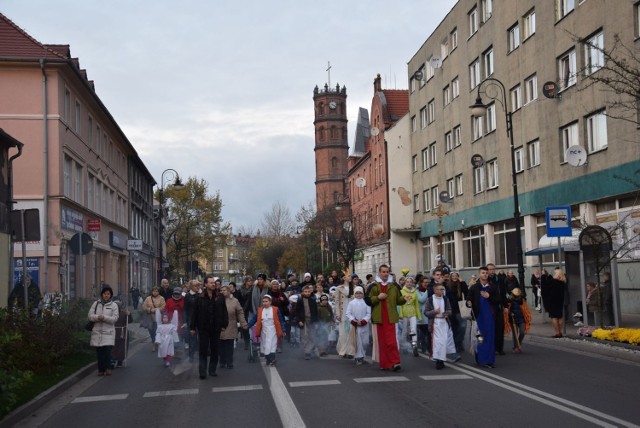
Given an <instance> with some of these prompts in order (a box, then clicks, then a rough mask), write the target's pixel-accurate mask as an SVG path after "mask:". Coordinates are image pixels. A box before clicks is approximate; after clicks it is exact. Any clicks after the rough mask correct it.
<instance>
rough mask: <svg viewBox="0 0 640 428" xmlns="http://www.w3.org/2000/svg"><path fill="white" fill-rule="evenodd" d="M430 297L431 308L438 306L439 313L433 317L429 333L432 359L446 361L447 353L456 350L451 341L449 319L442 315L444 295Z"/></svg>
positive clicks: (451, 333) (451, 334)
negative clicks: (431, 330)
mask: <svg viewBox="0 0 640 428" xmlns="http://www.w3.org/2000/svg"><path fill="white" fill-rule="evenodd" d="M431 297H432V302H433V309H435V308H440V314H438V315H436V316H435V317H434V318H433V332H432V333H431V334H432V336H431V343H432V346H433V359H434V360H441V361H446V359H447V354H453V353H455V352H456V345H455V343H454V342H453V332H452V331H451V326H450V325H449V321H448V320H447V319H446V318H444V317H443V316H442V314H443V313H444V311H445V301H444V299H446V297H438V296H436V295H435V294H434V295H433V296H431Z"/></svg>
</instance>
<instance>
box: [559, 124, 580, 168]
mask: <svg viewBox="0 0 640 428" xmlns="http://www.w3.org/2000/svg"><path fill="white" fill-rule="evenodd" d="M560 141H561V143H562V161H563V162H566V161H567V149H568V148H569V147H571V146H576V145H578V122H574V123H571V124H569V125H567V126H564V127H562V128H560Z"/></svg>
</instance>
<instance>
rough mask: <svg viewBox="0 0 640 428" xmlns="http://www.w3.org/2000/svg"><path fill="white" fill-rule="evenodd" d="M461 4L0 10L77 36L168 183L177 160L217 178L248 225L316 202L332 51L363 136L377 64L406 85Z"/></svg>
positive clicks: (107, 100) (36, 1)
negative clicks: (321, 112)
mask: <svg viewBox="0 0 640 428" xmlns="http://www.w3.org/2000/svg"><path fill="white" fill-rule="evenodd" d="M455 3H456V0H401V1H396V2H391V1H381V0H366V1H365V0H325V1H322V2H318V1H304V0H302V1H292V0H289V1H285V0H271V1H267V0H245V1H238V0H185V1H183V2H179V3H178V2H175V1H167V0H137V1H132V0H109V1H104V0H83V1H77V0H55V1H52V0H0V12H2V13H3V14H4V15H6V16H7V17H8V18H9V19H11V20H12V21H13V22H14V23H15V24H16V25H18V26H19V27H21V28H22V29H23V30H25V31H26V32H27V33H28V34H29V35H31V36H32V37H34V38H35V39H36V40H38V41H39V42H41V43H43V44H68V45H69V46H70V50H71V55H72V56H73V57H77V58H78V59H79V61H80V66H81V68H84V69H86V70H87V74H88V78H89V79H90V80H93V81H94V83H95V88H96V93H97V94H98V96H99V97H100V99H101V100H102V102H103V104H104V105H105V106H106V107H107V109H108V110H109V112H110V113H111V114H112V116H113V117H114V118H115V120H116V121H117V123H118V125H119V126H120V128H121V129H122V130H123V132H124V133H125V135H126V136H127V138H128V139H129V141H130V142H131V144H132V145H133V146H134V147H135V149H136V151H137V152H138V155H139V156H140V158H141V159H142V161H143V162H144V163H145V165H146V166H147V169H148V170H149V171H150V172H151V174H152V175H153V176H154V178H155V180H156V181H157V182H158V184H160V183H161V176H162V172H163V171H165V170H166V169H167V168H172V169H175V170H176V171H177V172H178V173H179V174H180V177H181V178H182V179H183V180H184V179H186V178H188V177H196V178H198V179H204V180H206V181H207V182H208V184H209V193H211V194H213V193H215V192H217V191H219V192H220V196H221V199H222V202H223V205H224V206H223V209H222V216H223V220H224V221H225V222H229V223H230V224H231V225H232V226H233V228H234V231H237V230H238V228H240V227H243V228H245V230H256V229H259V226H260V223H261V221H262V219H263V218H264V215H265V213H267V212H269V211H270V210H271V207H272V205H273V204H274V203H275V202H276V201H280V202H282V203H284V204H285V205H286V206H288V207H289V210H290V212H291V214H292V215H295V213H296V212H298V210H299V209H300V207H302V206H308V205H309V204H310V203H315V185H314V180H315V163H314V151H313V148H314V127H313V120H314V110H313V89H314V87H315V86H316V85H317V86H318V87H322V86H324V84H325V83H327V81H328V80H329V76H328V73H327V71H326V69H327V64H328V62H330V63H331V75H330V82H331V86H332V87H335V85H336V84H338V83H339V84H340V85H341V86H342V85H345V86H346V87H347V117H348V119H349V129H348V138H349V144H350V146H352V145H353V138H354V136H355V126H356V122H357V113H358V108H359V107H364V108H366V109H367V110H370V108H371V99H372V97H373V80H374V78H375V77H376V74H378V73H379V74H380V75H381V76H382V79H383V80H382V83H383V88H385V89H406V88H407V87H408V72H407V63H408V62H409V60H410V59H411V57H412V56H413V55H414V54H415V53H416V52H417V51H418V50H419V48H420V46H421V45H422V44H423V43H424V41H425V40H426V39H427V38H428V37H429V35H430V34H431V33H432V32H433V31H434V30H435V28H436V27H437V26H438V24H439V23H440V22H441V21H442V20H443V19H444V17H445V16H446V14H447V13H448V12H449V11H450V10H451V9H452V8H453V6H454V4H455ZM164 177H165V185H166V182H167V181H170V180H171V178H172V177H171V175H170V174H169V173H167V174H165V175H164Z"/></svg>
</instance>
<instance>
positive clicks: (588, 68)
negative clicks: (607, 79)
mask: <svg viewBox="0 0 640 428" xmlns="http://www.w3.org/2000/svg"><path fill="white" fill-rule="evenodd" d="M584 61H585V64H584V70H585V74H586V75H587V76H588V75H589V74H591V73H594V72H596V71H598V70H599V69H601V68H602V67H603V66H604V33H603V32H602V31H600V32H599V33H597V34H595V35H593V36H591V37H589V38H588V39H587V40H586V41H585V43H584Z"/></svg>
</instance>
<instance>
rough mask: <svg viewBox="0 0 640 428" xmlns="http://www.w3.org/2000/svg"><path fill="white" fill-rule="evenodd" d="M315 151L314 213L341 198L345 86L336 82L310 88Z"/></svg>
mask: <svg viewBox="0 0 640 428" xmlns="http://www.w3.org/2000/svg"><path fill="white" fill-rule="evenodd" d="M313 104H314V107H315V108H314V110H315V118H314V121H313V124H314V126H315V140H316V143H315V144H316V145H315V149H314V150H315V153H316V205H317V210H318V212H321V211H322V210H323V209H324V208H326V207H328V206H330V207H333V206H335V203H336V201H337V200H343V199H344V198H345V194H346V189H345V179H346V177H347V171H348V165H347V158H348V155H349V143H348V141H347V88H346V87H345V86H343V87H342V88H341V87H340V85H336V87H335V88H330V87H329V85H327V84H325V85H324V88H323V89H318V87H317V86H316V87H315V89H314V90H313Z"/></svg>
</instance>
